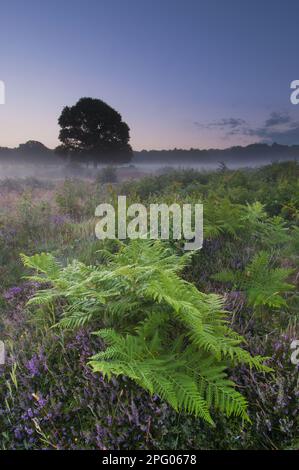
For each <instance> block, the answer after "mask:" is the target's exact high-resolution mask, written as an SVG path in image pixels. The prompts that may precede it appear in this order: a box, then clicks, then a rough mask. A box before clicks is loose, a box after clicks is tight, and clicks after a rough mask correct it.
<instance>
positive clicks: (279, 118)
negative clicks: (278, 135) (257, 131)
mask: <svg viewBox="0 0 299 470" xmlns="http://www.w3.org/2000/svg"><path fill="white" fill-rule="evenodd" d="M291 121H292V120H291V117H290V116H289V115H288V114H287V113H275V112H274V113H271V114H270V117H269V118H268V119H266V121H265V127H274V126H279V125H282V124H288V123H290V122H291Z"/></svg>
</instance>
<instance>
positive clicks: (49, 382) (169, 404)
mask: <svg viewBox="0 0 299 470" xmlns="http://www.w3.org/2000/svg"><path fill="white" fill-rule="evenodd" d="M141 176H142V175H141ZM118 195H126V196H127V200H128V203H136V202H141V203H142V204H144V205H145V206H147V205H149V204H150V203H157V202H159V203H160V202H161V203H166V204H172V203H174V202H176V203H179V204H183V203H190V204H195V203H203V207H204V243H203V247H202V249H201V250H200V251H197V252H184V250H183V240H179V241H175V240H169V241H156V242H150V241H148V240H125V241H123V242H119V241H118V240H104V241H101V240H98V239H97V238H96V236H95V224H96V218H95V216H94V213H95V208H96V206H97V205H98V204H100V203H102V202H110V203H112V204H113V203H114V202H115V201H116V200H117V196H118ZM298 222H299V166H298V164H297V163H295V162H291V161H290V162H285V163H273V164H272V165H268V166H264V167H262V168H257V169H244V170H230V169H227V168H226V167H225V166H224V165H223V166H222V167H221V168H220V169H218V170H216V171H213V172H204V171H202V172H197V171H194V170H185V171H168V172H165V173H163V174H161V175H157V176H144V177H140V175H139V178H138V179H134V180H131V181H117V178H116V176H115V172H114V171H113V170H112V169H111V168H110V169H109V168H108V169H106V170H105V171H102V173H101V174H100V175H98V176H95V177H94V179H90V180H84V179H80V178H77V179H65V180H63V181H58V182H57V181H54V180H49V181H45V180H39V179H33V178H28V179H3V180H0V340H1V341H3V342H4V345H5V349H6V361H5V364H4V365H0V448H1V449H24V448H25V449H45V448H46V449H252V448H255V449H286V448H294V449H296V448H298V446H299V435H298V410H299V392H298V377H299V368H298V365H296V362H298V361H297V355H296V351H295V348H296V347H297V348H298V346H296V343H294V341H295V340H299V315H298V307H299V298H298V274H299V257H298V253H299V228H298ZM292 348H293V349H292ZM292 353H293V356H292V359H291V355H292ZM298 356H299V354H298Z"/></svg>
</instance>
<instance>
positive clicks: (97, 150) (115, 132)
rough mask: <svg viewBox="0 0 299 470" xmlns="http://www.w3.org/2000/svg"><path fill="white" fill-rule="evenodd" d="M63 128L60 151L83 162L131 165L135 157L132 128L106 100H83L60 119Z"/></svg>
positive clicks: (60, 137)
mask: <svg viewBox="0 0 299 470" xmlns="http://www.w3.org/2000/svg"><path fill="white" fill-rule="evenodd" d="M58 124H59V126H60V127H61V130H60V133H59V140H60V141H61V142H62V145H60V146H58V147H57V148H56V152H57V153H58V154H60V155H68V156H70V158H71V159H76V160H79V161H93V162H94V164H95V165H96V164H97V163H108V162H109V163H127V162H129V161H130V160H131V157H132V148H131V146H130V144H129V140H130V135H129V131H130V129H129V127H128V125H127V124H126V123H125V122H123V121H122V118H121V115H120V114H119V113H118V112H117V111H115V109H113V108H111V106H109V105H108V104H106V103H105V102H104V101H102V100H99V99H94V98H81V99H80V100H79V101H78V102H77V103H76V104H75V105H74V106H71V107H69V106H66V107H65V108H64V109H63V110H62V113H61V115H60V117H59V119H58Z"/></svg>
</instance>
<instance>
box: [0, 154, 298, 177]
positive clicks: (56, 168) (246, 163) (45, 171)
mask: <svg viewBox="0 0 299 470" xmlns="http://www.w3.org/2000/svg"><path fill="white" fill-rule="evenodd" d="M289 160H294V158H292V159H289ZM297 160H298V159H297ZM274 161H282V160H280V159H272V160H269V159H267V158H265V159H259V160H258V161H257V160H256V159H253V160H240V161H224V160H221V161H216V162H211V163H208V162H200V163H199V162H192V161H185V162H173V163H172V162H169V161H167V163H166V162H165V161H158V160H157V161H154V162H152V163H151V162H150V161H145V162H142V163H138V162H136V159H135V161H134V163H130V164H123V165H107V164H103V165H100V164H99V165H96V166H95V165H94V164H89V165H86V164H85V165H84V164H80V163H77V162H76V163H67V164H66V163H61V164H48V165H47V164H36V163H34V164H33V163H29V162H28V163H23V164H21V163H19V162H17V163H1V162H0V179H1V180H3V179H7V178H13V179H14V178H17V179H18V178H31V177H32V178H37V179H45V180H63V179H66V178H82V179H87V180H88V179H90V180H94V179H95V178H96V177H97V176H98V175H100V174H101V172H102V171H103V169H105V168H107V167H110V166H113V167H114V168H115V172H116V175H117V179H118V180H119V181H125V180H129V179H139V178H142V177H143V176H146V175H155V174H161V173H167V172H171V171H172V170H184V169H185V170H186V169H194V170H197V171H214V170H217V169H219V168H221V167H226V168H227V169H238V168H256V167H259V166H264V165H267V164H270V163H273V162H274ZM283 161H287V160H286V159H283Z"/></svg>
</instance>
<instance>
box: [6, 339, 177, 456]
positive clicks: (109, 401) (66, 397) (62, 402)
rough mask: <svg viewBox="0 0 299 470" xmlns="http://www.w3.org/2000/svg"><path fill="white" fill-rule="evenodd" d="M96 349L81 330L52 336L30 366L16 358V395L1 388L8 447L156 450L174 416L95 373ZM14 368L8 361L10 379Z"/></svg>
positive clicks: (123, 382) (130, 387)
mask: <svg viewBox="0 0 299 470" xmlns="http://www.w3.org/2000/svg"><path fill="white" fill-rule="evenodd" d="M27 341H28V339H27ZM98 346H99V345H97V347H98ZM23 347H24V348H25V347H26V343H25V341H24V344H23ZM94 348H95V345H92V344H91V342H90V337H89V334H88V333H87V332H84V331H78V332H77V333H76V335H75V336H73V337H69V338H68V339H66V338H65V339H63V337H62V336H61V335H55V334H52V335H49V336H48V338H47V349H46V350H45V351H42V350H41V351H39V352H37V353H35V354H33V355H32V356H31V357H29V358H27V359H26V361H24V358H23V357H22V356H23V354H22V353H19V354H17V355H16V356H15V357H14V359H13V361H14V362H17V363H18V368H17V372H16V375H17V381H18V393H17V394H14V393H13V394H11V393H10V391H9V389H8V388H6V387H5V386H4V384H2V385H1V400H0V403H1V405H0V427H1V429H6V436H8V437H7V442H6V441H5V439H4V441H3V444H4V447H5V448H7V447H9V448H15V449H22V448H28V449H37V448H49V449H50V448H56V449H80V448H86V449H88V448H98V449H118V448H119V449H126V448H132V446H133V447H134V448H151V447H154V446H155V442H156V440H157V439H158V437H159V436H160V437H161V435H163V434H164V433H166V423H165V420H166V418H167V416H170V415H171V414H172V413H173V412H172V411H171V410H169V408H168V406H167V405H165V404H162V403H161V402H160V400H158V399H157V397H153V398H150V397H149V396H148V395H147V394H146V393H145V392H144V391H143V390H141V389H139V388H138V387H136V386H134V385H133V384H132V383H131V382H130V381H128V380H126V379H125V378H120V379H118V380H116V379H113V380H111V381H110V382H109V383H108V382H106V381H104V380H103V378H102V377H101V376H100V375H99V374H93V373H92V371H91V369H90V368H89V367H88V366H86V361H87V359H88V358H89V357H90V355H92V354H93V353H94V352H95V349H94ZM62 355H63V356H62ZM22 361H24V362H22ZM11 365H12V361H11V359H9V361H8V364H7V366H6V370H5V373H6V376H5V377H6V379H7V380H8V372H9V369H10V367H11ZM5 400H7V402H8V403H9V404H10V409H8V408H7V407H6V406H5V405H4V403H5Z"/></svg>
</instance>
